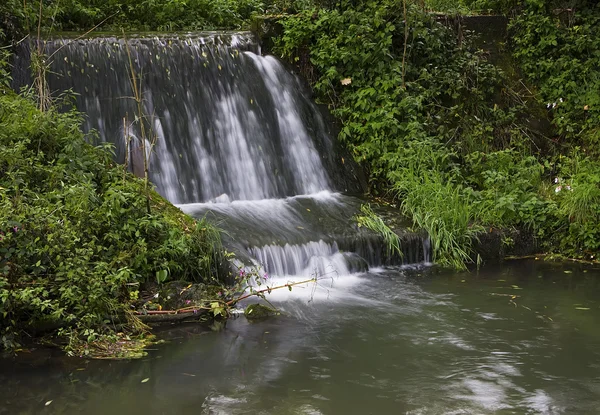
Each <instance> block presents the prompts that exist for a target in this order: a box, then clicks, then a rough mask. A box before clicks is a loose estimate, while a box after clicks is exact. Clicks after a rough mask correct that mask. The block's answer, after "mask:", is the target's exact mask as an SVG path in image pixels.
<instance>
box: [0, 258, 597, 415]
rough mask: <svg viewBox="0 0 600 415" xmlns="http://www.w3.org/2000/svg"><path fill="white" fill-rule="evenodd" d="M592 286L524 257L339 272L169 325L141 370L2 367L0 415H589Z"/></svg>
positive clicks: (583, 273)
mask: <svg viewBox="0 0 600 415" xmlns="http://www.w3.org/2000/svg"><path fill="white" fill-rule="evenodd" d="M599 278H600V269H594V268H589V267H583V266H579V265H574V264H552V263H545V262H542V261H533V260H531V261H529V260H528V261H516V262H508V263H504V264H501V265H488V266H486V267H484V268H483V269H481V270H480V271H475V270H474V271H472V272H470V273H469V272H461V273H456V272H452V271H447V270H439V269H437V268H435V267H424V266H410V267H407V266H405V267H390V268H386V269H384V268H376V269H371V271H369V272H368V273H363V274H353V275H339V276H337V277H332V278H331V279H330V280H326V279H324V280H321V281H320V283H319V286H318V287H313V286H310V287H306V288H295V289H294V290H293V291H292V292H288V291H287V290H285V291H283V290H280V291H274V292H273V293H272V294H271V296H270V297H269V299H270V301H272V302H273V303H274V304H275V305H276V306H277V307H278V308H279V309H280V310H281V312H282V316H280V317H277V318H273V319H271V320H267V321H264V322H260V323H249V322H248V321H247V320H246V319H245V318H244V317H243V316H240V317H238V318H234V319H232V320H230V321H229V322H228V324H227V328H226V329H225V330H223V331H220V332H213V331H210V330H207V329H203V328H201V327H199V326H198V325H195V324H189V325H183V326H168V327H166V328H164V329H162V330H161V331H159V336H160V337H162V338H167V339H169V341H168V342H167V343H166V344H162V345H158V346H155V347H154V348H153V349H152V350H151V351H150V353H149V355H148V357H147V358H145V359H142V360H138V361H87V360H83V359H78V358H71V359H69V358H64V357H60V356H57V355H54V353H53V352H46V351H34V352H32V353H22V354H20V355H19V356H18V357H17V358H4V359H3V360H2V362H1V363H0V382H1V384H2V385H3V388H2V389H0V402H2V405H1V406H0V414H4V413H6V414H9V413H10V414H20V413H23V414H38V413H39V414H42V413H48V414H77V413H85V414H111V413H112V414H146V415H149V414H569V415H571V414H591V413H597V405H598V402H600V363H599V362H600V331H599V330H598V320H599V318H600V302H599V298H600V296H599V291H600V279H599ZM273 283H274V284H276V283H277V281H275V282H273ZM513 296H514V297H513ZM145 379H148V380H147V381H146V382H143V381H144V380H145ZM49 401H51V403H49V404H48V405H47V406H46V403H47V402H49Z"/></svg>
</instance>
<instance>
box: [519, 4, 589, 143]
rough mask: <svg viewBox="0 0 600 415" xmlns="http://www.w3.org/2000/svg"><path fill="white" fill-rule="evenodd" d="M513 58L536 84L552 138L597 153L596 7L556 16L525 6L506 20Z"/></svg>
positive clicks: (540, 9)
mask: <svg viewBox="0 0 600 415" xmlns="http://www.w3.org/2000/svg"><path fill="white" fill-rule="evenodd" d="M511 30H512V32H513V35H512V43H513V46H514V55H515V57H516V59H517V60H518V61H519V63H520V65H521V67H522V69H523V72H524V74H525V75H526V76H527V77H528V78H529V80H530V81H531V82H533V83H535V84H536V85H538V86H539V98H540V102H541V103H543V104H544V105H545V106H546V107H547V109H548V112H549V113H550V115H551V117H552V122H553V124H554V125H555V127H556V132H557V137H556V140H557V141H558V142H561V143H565V144H569V145H579V146H582V147H584V148H585V149H586V150H588V151H589V152H595V153H597V152H598V150H597V149H598V144H599V143H600V94H598V91H599V90H600V6H598V5H597V4H596V5H594V6H588V7H584V8H581V9H575V10H574V11H564V12H561V13H554V12H549V11H548V10H547V9H546V5H545V4H544V5H543V6H540V5H539V4H536V2H526V8H525V9H524V10H523V12H521V13H519V14H518V15H517V16H516V18H515V19H514V20H513V21H512V24H511Z"/></svg>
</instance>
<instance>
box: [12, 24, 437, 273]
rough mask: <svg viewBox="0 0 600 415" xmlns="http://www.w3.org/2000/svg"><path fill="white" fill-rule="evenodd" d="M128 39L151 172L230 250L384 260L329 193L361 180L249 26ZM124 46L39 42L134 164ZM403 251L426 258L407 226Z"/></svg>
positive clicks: (338, 263) (59, 77) (347, 204)
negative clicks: (149, 130)
mask: <svg viewBox="0 0 600 415" xmlns="http://www.w3.org/2000/svg"><path fill="white" fill-rule="evenodd" d="M128 48H129V51H130V54H131V60H132V63H133V66H134V68H135V72H136V73H137V74H138V75H139V76H140V79H141V87H142V94H143V106H144V113H145V114H148V116H149V119H150V120H151V121H150V124H151V125H152V127H153V131H154V132H155V133H156V134H157V136H158V141H157V144H156V147H155V148H154V152H153V154H152V156H151V160H150V179H151V180H152V181H153V182H154V183H155V184H156V186H157V190H158V191H159V193H161V194H163V195H164V196H165V197H166V198H167V199H169V200H170V201H171V202H173V203H176V204H178V205H179V206H180V208H181V209H182V210H184V211H185V212H187V213H190V214H192V215H194V216H197V217H200V216H204V215H207V216H208V217H209V218H213V219H214V220H216V221H217V223H218V224H219V225H220V226H221V227H223V228H225V230H226V233H227V235H228V236H229V237H230V239H231V241H230V245H231V246H234V247H235V251H236V252H238V254H240V255H241V256H244V255H245V256H247V259H249V260H252V261H254V262H255V263H258V264H260V265H262V266H263V268H264V269H265V270H266V271H267V272H269V273H271V274H273V275H280V276H293V275H298V276H304V275H307V274H314V273H317V274H319V275H322V274H324V273H328V272H330V271H332V270H333V271H335V272H337V273H339V274H348V273H351V272H355V271H360V270H364V269H365V268H366V267H367V265H381V264H385V263H386V262H389V261H390V258H389V257H386V255H385V253H384V248H383V245H382V241H381V238H379V237H377V236H376V235H374V234H373V233H372V232H368V231H366V230H364V229H362V230H357V228H356V226H355V224H354V223H353V216H354V215H355V214H356V213H357V212H358V211H359V208H360V203H361V201H360V200H359V199H357V198H354V197H350V196H344V195H342V194H340V193H334V191H345V192H350V193H353V192H355V193H359V192H360V191H361V188H360V184H359V182H360V181H359V180H358V179H357V177H356V175H355V174H353V171H352V170H351V168H350V167H349V166H351V164H350V163H347V162H346V163H344V159H343V158H342V156H341V155H340V154H339V152H338V150H337V149H336V146H335V143H334V142H333V140H332V139H331V137H330V136H329V134H328V132H327V131H326V128H325V125H326V123H325V122H324V121H323V119H322V116H321V114H320V112H319V110H318V109H317V107H316V106H315V105H314V104H313V103H312V102H311V101H310V99H309V98H308V96H307V94H304V93H303V92H302V91H303V87H302V85H301V83H300V82H299V80H298V79H297V78H296V77H295V76H293V75H292V74H290V73H289V72H288V71H287V70H286V69H285V68H284V66H283V65H282V64H281V63H280V62H279V61H278V60H277V59H275V58H274V57H272V56H266V57H264V56H260V54H259V53H258V52H259V48H258V45H257V44H256V43H255V42H254V40H253V38H252V37H251V36H250V35H249V34H246V33H210V34H194V35H178V36H175V35H170V36H165V37H160V36H154V37H134V38H132V39H130V40H129V41H128ZM128 48H127V46H126V43H125V41H124V40H123V39H119V38H116V37H97V38H93V39H88V40H75V41H72V40H69V39H68V38H61V39H55V40H51V41H49V42H48V43H47V52H48V54H49V55H53V57H52V60H53V62H52V65H51V70H52V75H51V76H50V79H49V84H50V86H51V88H52V90H53V91H64V90H72V91H73V92H75V93H76V94H77V96H76V104H77V107H78V109H79V110H81V111H82V112H83V113H85V114H86V116H87V118H86V121H85V126H84V127H85V128H86V129H88V130H92V129H95V130H97V131H98V132H99V136H100V139H101V140H104V141H110V142H112V143H114V144H115V148H116V157H117V159H118V160H119V161H123V160H125V158H126V157H128V159H129V161H130V163H133V170H134V171H135V170H136V169H139V167H140V166H139V161H137V160H136V157H135V153H136V151H139V150H137V149H136V146H133V148H134V151H133V154H125V153H126V150H125V148H126V147H125V145H124V142H125V139H124V136H125V129H127V130H129V126H131V127H132V128H133V130H132V131H131V132H130V135H133V136H137V137H139V136H140V134H139V132H138V131H135V125H137V124H136V123H133V122H132V121H133V120H134V119H135V116H136V115H135V114H136V112H137V111H136V103H135V101H134V100H133V99H131V95H132V92H131V81H130V73H129V58H128V53H127V52H128V51H127V49H128ZM24 55H27V54H26V51H24V52H22V53H21V56H24ZM24 63H25V62H17V66H19V65H20V66H24ZM17 73H19V71H17ZM21 73H23V71H22V70H21ZM17 78H18V76H17ZM20 82H21V83H24V82H25V81H23V80H21V81H20ZM136 164H137V166H136ZM403 251H404V254H405V255H404V259H403V262H419V261H423V260H427V251H426V250H425V249H424V245H423V243H422V239H421V238H419V237H417V236H415V235H412V236H410V237H408V238H405V242H404V244H403Z"/></svg>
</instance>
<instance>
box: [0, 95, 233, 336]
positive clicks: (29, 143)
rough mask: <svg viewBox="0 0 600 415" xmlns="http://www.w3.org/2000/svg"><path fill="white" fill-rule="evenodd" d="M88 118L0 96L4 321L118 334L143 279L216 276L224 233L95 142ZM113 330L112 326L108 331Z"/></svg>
mask: <svg viewBox="0 0 600 415" xmlns="http://www.w3.org/2000/svg"><path fill="white" fill-rule="evenodd" d="M79 124H80V120H79V116H78V115H77V114H75V113H72V112H67V113H58V112H55V111H54V110H51V111H48V112H40V111H39V110H38V109H37V108H36V106H35V104H34V103H33V102H31V101H29V100H27V99H25V98H23V97H20V96H17V95H15V94H7V95H3V96H0V315H1V316H2V319H1V321H2V323H1V325H0V326H1V327H0V331H1V335H2V343H3V344H4V346H11V345H14V342H16V341H17V338H18V334H19V331H21V330H25V331H35V330H43V329H44V328H45V327H54V328H56V327H60V326H68V327H74V328H77V329H79V331H81V332H82V331H83V330H90V329H94V330H96V331H98V332H99V333H102V332H103V330H104V331H110V330H109V328H108V327H109V323H110V324H112V323H113V322H115V321H123V319H124V315H125V314H126V312H127V310H128V301H129V299H130V298H135V297H136V296H137V293H138V291H139V290H140V289H141V288H142V287H143V284H145V283H146V282H149V281H156V280H157V279H158V280H159V281H158V282H161V280H166V279H185V280H189V281H207V280H211V279H214V278H216V275H217V273H216V270H217V266H218V263H219V261H220V255H221V248H220V242H219V241H220V237H219V233H218V231H217V230H215V229H214V228H212V227H211V226H209V225H208V224H206V223H204V222H203V221H201V222H195V221H194V220H192V219H191V218H189V217H187V216H186V215H184V214H183V213H182V212H181V211H179V210H178V209H176V208H175V207H173V206H172V205H170V204H169V203H168V202H166V201H165V200H164V199H162V198H161V197H160V196H159V195H158V194H156V193H153V195H152V213H151V214H150V215H149V214H147V210H146V199H145V196H144V184H143V181H141V180H140V179H137V178H135V177H133V176H131V175H129V174H125V173H124V172H123V168H122V167H119V166H116V165H115V164H114V162H113V161H112V153H111V151H110V148H109V147H107V146H102V147H93V146H91V145H89V144H88V143H87V142H86V140H85V137H84V135H83V134H82V133H81V131H80V129H79ZM103 327H104V329H102V328H103Z"/></svg>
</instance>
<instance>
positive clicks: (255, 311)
mask: <svg viewBox="0 0 600 415" xmlns="http://www.w3.org/2000/svg"><path fill="white" fill-rule="evenodd" d="M244 315H245V316H246V318H247V319H248V320H249V321H259V320H264V319H267V318H269V317H272V316H276V315H279V313H278V312H277V310H275V309H273V308H271V307H267V306H266V305H263V304H258V303H257V304H250V305H249V306H248V307H246V309H245V310H244Z"/></svg>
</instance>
